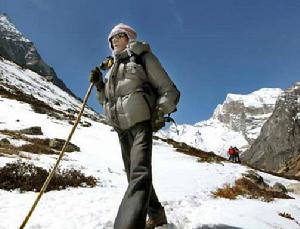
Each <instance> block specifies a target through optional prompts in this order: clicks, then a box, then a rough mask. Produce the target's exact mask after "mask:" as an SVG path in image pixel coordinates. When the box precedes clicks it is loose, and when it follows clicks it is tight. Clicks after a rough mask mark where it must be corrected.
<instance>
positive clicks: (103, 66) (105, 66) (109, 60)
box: [100, 56, 114, 70]
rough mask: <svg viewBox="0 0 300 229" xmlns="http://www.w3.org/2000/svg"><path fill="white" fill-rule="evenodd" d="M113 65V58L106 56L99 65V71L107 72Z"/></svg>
mask: <svg viewBox="0 0 300 229" xmlns="http://www.w3.org/2000/svg"><path fill="white" fill-rule="evenodd" d="M113 63H114V58H113V57H112V56H108V57H106V58H105V59H104V60H103V61H102V63H101V64H100V69H101V70H108V69H110V68H111V66H112V65H113Z"/></svg>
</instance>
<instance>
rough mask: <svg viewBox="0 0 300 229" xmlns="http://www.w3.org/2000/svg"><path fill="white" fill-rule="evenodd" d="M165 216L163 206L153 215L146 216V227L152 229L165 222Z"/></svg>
mask: <svg viewBox="0 0 300 229" xmlns="http://www.w3.org/2000/svg"><path fill="white" fill-rule="evenodd" d="M167 223H168V221H167V217H166V213H165V210H164V208H161V209H160V210H159V211H158V212H157V213H156V214H155V215H153V216H151V217H149V218H148V220H147V222H146V229H154V228H155V227H158V226H162V225H164V224H167Z"/></svg>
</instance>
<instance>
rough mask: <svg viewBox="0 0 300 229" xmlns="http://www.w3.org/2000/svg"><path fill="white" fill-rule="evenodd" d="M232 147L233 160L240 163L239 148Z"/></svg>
mask: <svg viewBox="0 0 300 229" xmlns="http://www.w3.org/2000/svg"><path fill="white" fill-rule="evenodd" d="M233 149H234V154H233V162H237V163H241V160H240V150H239V149H238V148H237V147H236V146H235V147H234V148H233Z"/></svg>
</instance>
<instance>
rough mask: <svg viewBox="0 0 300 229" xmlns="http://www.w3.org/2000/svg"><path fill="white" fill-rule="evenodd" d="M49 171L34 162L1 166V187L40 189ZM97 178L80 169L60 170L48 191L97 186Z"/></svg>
mask: <svg viewBox="0 0 300 229" xmlns="http://www.w3.org/2000/svg"><path fill="white" fill-rule="evenodd" d="M48 174H49V171H47V170H45V169H43V168H41V167H38V166H35V165H33V164H28V163H24V162H21V161H17V162H14V163H9V164H6V165H5V166H4V167H2V168H0V189H4V190H8V191H10V190H14V189H19V190H20V191H21V192H23V191H35V192H37V191H39V190H40V189H41V187H42V185H43V183H44V181H45V180H46V179H47V177H48ZM96 184H97V179H96V178H95V177H93V176H85V175H84V174H82V173H81V172H80V171H79V170H75V169H71V170H58V171H57V172H56V174H55V175H54V177H53V178H52V180H51V182H50V183H49V185H48V188H47V191H51V190H61V189H65V188H67V187H95V186H96Z"/></svg>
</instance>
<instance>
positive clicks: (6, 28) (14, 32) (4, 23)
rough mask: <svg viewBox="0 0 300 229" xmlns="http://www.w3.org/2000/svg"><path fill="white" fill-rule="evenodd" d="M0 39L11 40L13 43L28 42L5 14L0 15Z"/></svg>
mask: <svg viewBox="0 0 300 229" xmlns="http://www.w3.org/2000/svg"><path fill="white" fill-rule="evenodd" d="M0 32H1V33H0V38H1V39H12V40H15V41H23V42H30V40H28V39H27V38H25V37H24V36H23V35H22V33H21V32H20V31H19V30H18V29H17V28H16V26H15V25H14V24H13V22H12V20H11V19H10V17H9V16H8V15H7V14H6V13H0Z"/></svg>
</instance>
